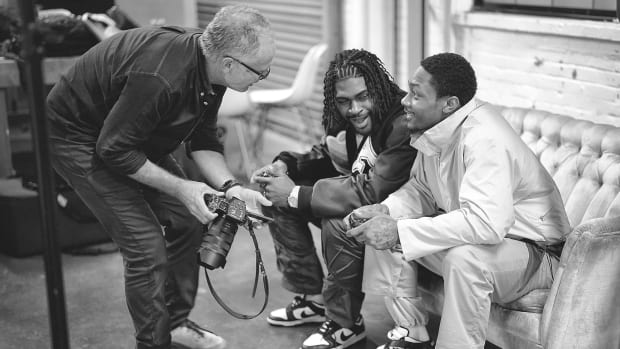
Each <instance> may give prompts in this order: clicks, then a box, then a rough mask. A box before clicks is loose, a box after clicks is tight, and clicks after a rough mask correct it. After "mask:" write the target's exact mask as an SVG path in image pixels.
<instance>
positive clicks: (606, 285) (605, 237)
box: [541, 216, 620, 349]
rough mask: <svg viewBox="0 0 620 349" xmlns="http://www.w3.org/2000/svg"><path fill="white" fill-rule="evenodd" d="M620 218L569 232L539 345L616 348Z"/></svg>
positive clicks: (593, 222)
mask: <svg viewBox="0 0 620 349" xmlns="http://www.w3.org/2000/svg"><path fill="white" fill-rule="evenodd" d="M618 290H620V216H617V217H609V218H597V219H592V220H589V221H587V222H584V223H583V224H581V225H579V226H577V227H576V228H575V229H574V230H573V231H572V232H571V233H570V234H569V236H568V239H567V241H566V244H565V245H564V251H563V252H562V256H561V258H560V264H559V268H558V271H557V273H556V274H555V280H554V283H553V286H552V287H551V291H550V293H549V298H548V299H547V303H546V304H545V308H544V310H543V318H542V324H541V340H542V344H543V347H544V348H547V349H559V348H620V297H619V296H618V294H617V292H618Z"/></svg>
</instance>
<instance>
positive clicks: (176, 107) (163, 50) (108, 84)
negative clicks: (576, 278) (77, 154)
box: [47, 27, 226, 174]
mask: <svg viewBox="0 0 620 349" xmlns="http://www.w3.org/2000/svg"><path fill="white" fill-rule="evenodd" d="M200 34H201V31H199V30H195V29H184V28H179V27H162V28H138V29H132V30H127V31H123V32H121V33H119V34H116V35H114V36H112V37H110V38H109V39H107V40H104V41H102V42H101V43H99V44H97V45H96V46H94V47H93V48H91V49H90V50H89V51H87V52H86V53H85V54H84V55H82V56H81V57H80V58H79V59H78V60H77V61H76V63H75V65H74V66H73V67H72V68H71V69H70V70H69V71H68V72H67V73H66V74H64V75H63V76H62V77H61V79H60V81H59V82H58V83H57V84H56V86H54V88H53V89H52V91H51V92H50V93H49V95H48V99H47V101H48V108H49V109H51V112H50V113H48V115H49V120H50V125H51V127H53V128H55V130H56V132H55V133H56V134H59V133H60V134H63V135H66V139H67V141H70V142H75V143H80V144H84V145H87V146H93V147H94V148H95V151H96V158H97V159H96V160H100V161H102V162H103V163H104V164H105V165H106V166H108V167H110V168H111V169H113V170H115V171H117V172H119V173H122V174H132V173H135V172H136V171H137V170H138V169H139V168H140V167H141V166H142V165H143V164H144V163H145V162H146V159H147V158H148V159H149V160H151V161H153V162H157V161H158V160H159V159H161V158H162V157H163V156H165V155H167V154H169V153H171V152H172V151H174V150H175V149H176V148H177V147H178V146H179V145H180V144H181V143H182V142H188V143H189V144H188V146H189V148H190V150H191V151H194V150H213V151H217V152H220V153H221V152H223V146H222V144H220V143H219V141H218V138H217V134H216V126H217V125H216V123H217V111H218V109H219V106H220V104H221V101H222V97H223V95H224V92H225V91H226V88H225V87H224V86H219V85H213V86H211V84H210V82H209V78H208V76H207V74H206V64H207V63H206V59H205V57H204V55H203V54H202V52H201V50H200V46H199V43H198V39H199V37H200ZM58 131H60V132H58Z"/></svg>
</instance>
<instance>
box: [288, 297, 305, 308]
mask: <svg viewBox="0 0 620 349" xmlns="http://www.w3.org/2000/svg"><path fill="white" fill-rule="evenodd" d="M305 300H306V297H305V296H304V298H301V297H299V296H295V298H293V303H291V307H292V308H295V307H296V306H298V305H300V304H301V302H302V301H305Z"/></svg>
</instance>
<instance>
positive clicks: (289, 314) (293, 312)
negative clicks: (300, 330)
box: [267, 296, 325, 327]
mask: <svg viewBox="0 0 620 349" xmlns="http://www.w3.org/2000/svg"><path fill="white" fill-rule="evenodd" d="M323 321H325V306H323V305H322V304H319V303H317V302H313V301H309V300H306V296H303V297H299V296H296V297H295V299H294V300H293V303H291V304H289V305H287V306H286V308H280V309H276V310H274V311H272V312H271V313H270V314H269V317H268V318H267V322H268V323H270V324H271V325H274V326H286V327H289V326H298V325H302V324H307V323H312V322H323Z"/></svg>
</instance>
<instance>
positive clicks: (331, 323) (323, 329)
mask: <svg viewBox="0 0 620 349" xmlns="http://www.w3.org/2000/svg"><path fill="white" fill-rule="evenodd" d="M332 327H334V321H333V320H327V321H325V322H324V323H323V324H322V325H321V327H320V328H319V333H321V334H327V333H329V332H330V331H331V329H332Z"/></svg>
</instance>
